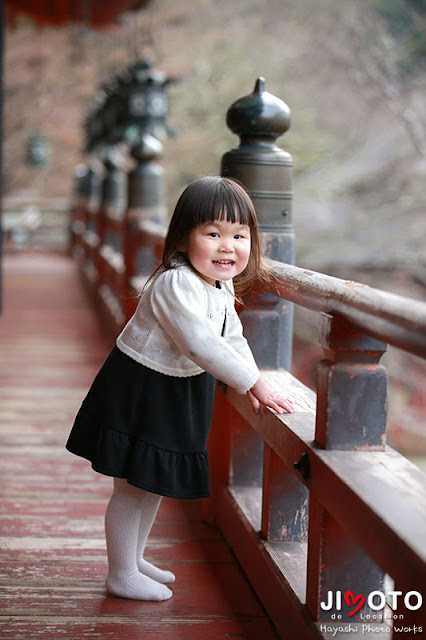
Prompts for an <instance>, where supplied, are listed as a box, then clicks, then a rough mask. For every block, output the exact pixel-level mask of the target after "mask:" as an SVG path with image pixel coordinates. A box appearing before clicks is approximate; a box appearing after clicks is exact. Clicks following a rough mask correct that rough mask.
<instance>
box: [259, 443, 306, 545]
mask: <svg viewBox="0 0 426 640" xmlns="http://www.w3.org/2000/svg"><path fill="white" fill-rule="evenodd" d="M308 502H309V496H308V491H307V489H306V487H305V486H304V485H303V484H302V483H301V482H300V480H299V479H298V478H297V477H296V475H295V473H294V470H293V469H289V468H288V467H287V466H286V465H285V464H284V462H283V461H282V460H281V458H280V457H279V456H278V455H277V454H276V453H275V452H274V451H273V450H272V449H271V447H269V446H268V445H267V444H266V443H265V447H264V456H263V494H262V537H263V538H264V539H265V540H269V541H271V542H278V541H281V542H282V541H287V542H303V541H305V540H306V539H307V536H308V518H307V516H308Z"/></svg>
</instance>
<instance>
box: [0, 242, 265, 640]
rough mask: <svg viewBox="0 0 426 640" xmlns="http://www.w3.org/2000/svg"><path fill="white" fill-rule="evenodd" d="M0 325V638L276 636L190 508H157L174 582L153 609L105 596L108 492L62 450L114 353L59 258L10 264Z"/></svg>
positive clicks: (155, 540) (161, 548)
mask: <svg viewBox="0 0 426 640" xmlns="http://www.w3.org/2000/svg"><path fill="white" fill-rule="evenodd" d="M4 262H5V264H4V272H5V273H4V310H3V314H2V316H1V317H0V637H1V638H2V640H12V639H13V640H19V639H23V640H33V639H34V638H43V640H47V639H48V638H57V639H59V638H66V639H67V640H82V639H84V638H98V639H101V640H108V639H114V640H133V639H136V638H137V639H144V640H145V639H149V638H162V639H164V640H169V639H173V640H179V639H183V638H185V639H189V638H190V639H191V640H196V639H197V638H203V640H213V639H214V640H216V639H219V638H229V637H237V638H247V639H250V640H269V639H272V638H276V637H277V636H276V635H275V634H274V631H273V629H272V627H271V624H270V622H269V620H268V618H267V617H266V615H265V612H264V610H263V609H262V607H261V605H260V604H259V602H258V600H257V598H256V596H255V594H254V593H253V591H252V589H251V587H250V585H249V584H248V582H247V581H246V579H245V577H244V574H243V573H242V571H241V569H240V567H239V566H238V564H237V563H236V562H235V559H234V557H233V555H232V554H231V552H230V551H229V549H228V548H227V546H226V545H225V543H224V542H223V540H222V538H221V536H220V534H219V532H218V531H217V530H216V529H215V528H213V527H211V526H208V525H207V524H205V523H204V522H203V521H202V520H201V518H200V503H199V501H177V500H169V499H165V500H163V503H162V506H161V508H160V512H159V515H158V518H157V520H156V522H155V525H154V528H153V531H152V535H151V538H150V541H149V544H148V553H147V557H148V559H151V560H153V561H154V562H157V563H158V564H159V565H160V566H163V567H170V568H171V569H172V570H173V571H174V572H175V573H176V576H177V581H176V583H175V585H173V591H174V595H173V597H172V598H171V600H169V601H167V602H163V603H152V602H137V601H130V600H122V599H119V598H113V597H110V596H108V595H107V594H106V592H105V590H104V578H105V575H106V553H105V542H104V536H103V514H104V511H105V506H106V503H107V500H108V496H109V493H110V490H111V480H110V479H109V478H105V477H103V476H100V475H98V474H95V473H94V472H93V471H92V470H91V469H90V465H89V463H87V462H85V461H84V460H80V459H78V458H76V457H75V456H72V455H71V454H70V453H68V452H67V451H66V450H65V449H64V443H65V440H66V438H67V435H68V432H69V429H70V425H71V423H72V420H73V417H74V415H75V413H76V411H77V409H78V407H79V404H80V402H81V400H82V397H83V395H84V393H85V391H86V389H87V387H88V385H89V384H90V382H91V380H92V378H93V375H94V373H95V372H96V371H97V368H98V366H99V365H100V363H101V362H102V360H103V358H104V357H105V355H106V354H107V352H108V350H109V348H110V346H111V344H110V340H109V339H107V337H106V336H105V334H104V333H103V330H102V327H101V326H100V325H99V323H98V321H97V318H96V316H95V314H94V313H93V311H92V310H91V308H90V306H89V305H88V304H87V300H86V297H85V294H84V292H83V290H82V288H81V286H80V284H79V281H78V276H77V272H76V269H75V266H74V264H73V263H72V261H71V260H70V259H68V258H67V257H65V256H59V255H44V254H41V255H40V254H39V255H37V254H16V255H8V256H6V258H5V261H4Z"/></svg>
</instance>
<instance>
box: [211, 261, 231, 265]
mask: <svg viewBox="0 0 426 640" xmlns="http://www.w3.org/2000/svg"><path fill="white" fill-rule="evenodd" d="M213 264H224V265H233V264H235V260H213Z"/></svg>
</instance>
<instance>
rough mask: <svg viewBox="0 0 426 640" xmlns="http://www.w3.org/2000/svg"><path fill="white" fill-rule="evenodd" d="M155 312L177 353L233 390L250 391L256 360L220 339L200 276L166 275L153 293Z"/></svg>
mask: <svg viewBox="0 0 426 640" xmlns="http://www.w3.org/2000/svg"><path fill="white" fill-rule="evenodd" d="M150 302H151V308H152V312H153V314H154V316H155V318H156V320H157V322H158V323H159V325H160V326H161V328H162V329H163V331H165V332H166V333H167V335H168V336H169V337H170V338H171V339H172V340H173V342H174V343H175V344H176V346H177V347H178V349H179V350H180V351H181V352H182V353H183V354H184V355H185V356H186V357H187V358H189V359H190V360H192V361H193V362H195V363H196V364H197V365H198V366H199V367H201V368H202V369H203V370H204V371H207V372H208V373H210V374H211V375H213V376H214V377H215V378H217V379H218V380H221V381H222V382H224V383H225V384H227V385H229V386H231V387H233V388H234V389H236V391H238V392H239V393H245V392H246V391H248V390H249V389H250V388H251V387H252V386H253V385H254V383H255V382H256V381H257V380H258V378H259V376H260V374H259V370H258V368H257V366H256V364H255V363H254V360H252V359H251V358H247V354H246V353H242V352H240V350H238V349H236V348H234V346H233V345H232V344H230V343H229V342H228V341H227V340H226V338H225V337H222V336H221V335H219V332H218V329H217V327H216V325H215V324H214V322H213V321H212V320H211V319H210V318H208V317H207V305H208V300H207V292H206V289H205V286H204V284H203V283H202V282H201V281H199V278H198V276H195V277H191V276H189V275H188V273H187V272H185V271H184V270H181V269H173V270H169V271H167V272H166V273H165V274H164V276H163V277H162V278H161V279H159V280H158V281H157V283H156V286H154V287H152V289H151V296H150Z"/></svg>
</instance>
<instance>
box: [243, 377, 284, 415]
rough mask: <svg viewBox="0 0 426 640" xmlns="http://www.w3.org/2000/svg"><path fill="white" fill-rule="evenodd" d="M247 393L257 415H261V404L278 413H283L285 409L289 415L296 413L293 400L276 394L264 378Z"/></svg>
mask: <svg viewBox="0 0 426 640" xmlns="http://www.w3.org/2000/svg"><path fill="white" fill-rule="evenodd" d="M247 393H248V397H249V400H250V403H251V406H252V408H253V411H254V412H255V413H259V411H260V405H261V404H263V405H264V406H265V407H270V408H271V409H274V410H275V411H276V412H277V413H283V409H285V410H286V411H288V413H293V412H294V407H293V402H292V400H290V399H289V398H284V397H283V396H281V395H279V394H278V393H275V391H273V390H272V389H271V387H270V386H269V385H268V384H267V383H266V382H265V380H263V378H259V380H258V381H257V382H256V383H255V384H254V385H253V386H252V388H251V389H250V391H248V392H247Z"/></svg>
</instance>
